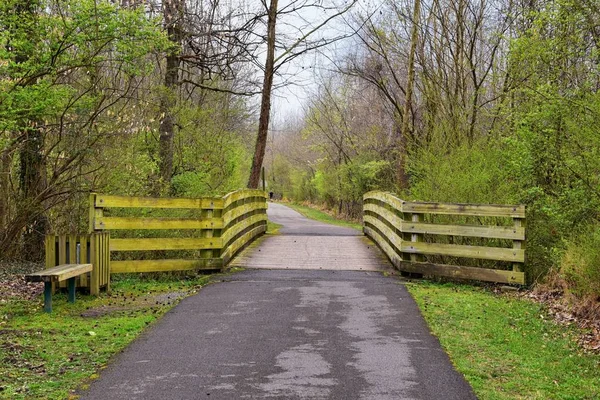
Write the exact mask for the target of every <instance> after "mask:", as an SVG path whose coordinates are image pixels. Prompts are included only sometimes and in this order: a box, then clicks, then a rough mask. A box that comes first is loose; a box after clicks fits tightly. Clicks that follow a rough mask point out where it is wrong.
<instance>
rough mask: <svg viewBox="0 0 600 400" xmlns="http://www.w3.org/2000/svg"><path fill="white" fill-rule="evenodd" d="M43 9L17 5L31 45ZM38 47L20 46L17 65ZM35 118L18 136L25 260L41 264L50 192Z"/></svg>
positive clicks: (29, 4)
mask: <svg viewBox="0 0 600 400" xmlns="http://www.w3.org/2000/svg"><path fill="white" fill-rule="evenodd" d="M39 7H40V4H39V1H28V0H24V1H22V2H19V3H17V4H16V7H15V13H16V14H17V15H18V16H19V20H20V21H21V22H22V29H24V31H22V32H21V34H22V33H25V34H26V36H25V37H26V38H27V40H28V41H30V43H36V42H37V40H36V36H37V35H36V31H35V29H36V25H37V12H38V8H39ZM11 28H12V29H15V31H14V32H11V33H13V34H15V36H16V37H19V36H21V35H19V33H18V32H17V30H18V29H20V28H21V27H16V26H14V27H9V32H10V30H11ZM34 49H35V48H34V47H32V46H28V45H22V44H21V45H20V46H18V47H17V48H16V51H15V63H16V64H17V65H19V64H25V63H27V62H28V61H29V60H30V59H31V57H32V55H33V51H34ZM35 119H36V117H35V116H34V115H32V116H29V118H28V117H27V116H25V117H24V118H23V120H22V121H21V123H20V125H21V128H20V129H19V132H18V136H19V137H20V138H22V145H21V148H20V150H19V160H20V165H19V167H20V169H19V196H20V200H19V207H20V208H22V209H24V210H26V213H25V215H26V217H25V219H24V221H26V224H25V225H26V228H25V232H24V233H23V244H24V246H23V248H22V256H23V258H24V259H26V260H30V261H39V260H41V259H42V258H43V254H44V236H45V235H46V229H47V227H48V218H47V217H46V215H45V210H44V206H43V204H42V195H43V192H44V190H45V189H46V182H47V181H46V180H47V176H46V168H45V165H46V163H45V156H44V133H43V131H42V130H41V129H40V128H39V127H37V126H36V125H37V124H36V121H35Z"/></svg>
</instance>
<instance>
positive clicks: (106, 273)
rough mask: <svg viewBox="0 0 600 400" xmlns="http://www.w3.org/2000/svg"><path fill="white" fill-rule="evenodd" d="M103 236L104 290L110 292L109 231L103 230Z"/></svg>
mask: <svg viewBox="0 0 600 400" xmlns="http://www.w3.org/2000/svg"><path fill="white" fill-rule="evenodd" d="M102 235H103V236H104V250H103V254H104V276H105V277H106V280H105V281H104V282H105V284H106V292H110V233H109V232H103V233H102Z"/></svg>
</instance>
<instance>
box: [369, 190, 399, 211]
mask: <svg viewBox="0 0 600 400" xmlns="http://www.w3.org/2000/svg"><path fill="white" fill-rule="evenodd" d="M367 200H378V201H382V202H384V203H386V204H389V205H390V206H392V207H393V208H395V209H396V210H399V211H401V210H402V205H403V204H404V203H405V201H404V200H402V199H400V198H398V197H396V196H394V195H393V194H391V193H388V192H380V191H378V190H375V191H372V192H367V193H365V195H364V196H363V201H364V202H367Z"/></svg>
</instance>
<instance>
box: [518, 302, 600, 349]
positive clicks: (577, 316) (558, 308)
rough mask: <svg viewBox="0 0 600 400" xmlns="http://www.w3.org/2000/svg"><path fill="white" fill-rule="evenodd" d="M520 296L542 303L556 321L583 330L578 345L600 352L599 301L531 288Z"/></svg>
mask: <svg viewBox="0 0 600 400" xmlns="http://www.w3.org/2000/svg"><path fill="white" fill-rule="evenodd" d="M521 296H522V297H524V298H528V299H530V300H533V301H535V302H537V303H541V304H543V305H544V306H545V307H546V309H547V310H548V313H549V314H550V315H551V316H552V318H553V319H554V321H556V322H557V323H559V324H561V325H574V326H577V327H578V328H579V329H581V330H582V331H583V333H581V334H580V335H579V338H578V340H577V342H578V343H579V345H580V346H581V347H582V348H583V349H584V350H586V351H590V352H598V353H600V302H598V301H592V300H587V301H578V300H577V299H575V298H573V297H572V296H567V295H565V294H564V293H563V292H562V291H559V290H532V291H527V292H524V293H522V294H521ZM542 318H543V317H542Z"/></svg>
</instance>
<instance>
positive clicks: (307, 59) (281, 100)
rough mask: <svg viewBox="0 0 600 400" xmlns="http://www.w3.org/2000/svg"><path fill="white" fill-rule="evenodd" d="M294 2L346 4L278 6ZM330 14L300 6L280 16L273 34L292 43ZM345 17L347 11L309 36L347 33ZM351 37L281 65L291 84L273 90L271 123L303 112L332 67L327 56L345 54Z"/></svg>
mask: <svg viewBox="0 0 600 400" xmlns="http://www.w3.org/2000/svg"><path fill="white" fill-rule="evenodd" d="M294 2H295V3H296V4H300V3H302V4H322V5H324V6H331V5H332V4H337V5H338V6H339V5H341V6H342V7H344V6H345V5H346V4H348V3H347V2H346V1H343V0H316V1H314V2H313V1H311V0H304V1H303V0H283V1H282V0H280V3H279V9H282V8H284V7H286V6H287V5H289V4H290V3H294ZM365 6H366V3H365V2H362V1H361V2H358V3H357V4H355V5H354V8H353V9H354V10H358V9H359V8H361V9H364V7H365ZM350 12H352V10H351V11H350ZM333 13H334V12H333V11H329V12H324V11H323V10H320V9H317V8H315V7H309V8H305V9H302V10H300V11H298V12H297V13H296V14H294V15H286V16H284V17H282V18H280V19H279V20H278V23H277V27H276V33H277V35H278V36H279V37H284V38H286V39H290V40H288V42H292V41H293V38H297V37H300V36H301V34H302V33H306V32H308V31H310V30H311V29H312V28H314V27H315V26H317V25H319V24H320V23H321V22H322V21H324V20H325V19H326V18H327V17H328V16H329V15H331V14H333ZM348 18H350V14H349V13H346V14H345V15H343V16H339V17H337V18H336V19H334V20H332V21H330V22H329V23H328V24H327V25H326V26H325V27H323V28H321V29H320V30H319V31H318V32H316V33H315V34H314V35H313V36H311V38H313V39H318V38H325V39H331V38H334V37H339V36H340V35H343V34H348V33H349V28H348V24H347V22H346V21H345V20H346V19H348ZM353 40H354V39H343V40H340V41H337V42H336V43H333V44H330V45H328V46H326V47H324V48H321V49H319V50H318V51H311V52H309V53H307V54H305V55H303V56H300V57H298V58H296V59H294V60H292V61H291V62H289V63H288V64H287V65H285V66H284V67H282V69H281V72H282V75H284V78H285V79H288V80H289V81H290V82H291V83H290V84H289V85H287V86H285V87H281V88H278V89H276V90H274V92H273V99H272V104H271V110H272V116H273V125H274V126H278V125H281V124H283V123H285V120H287V119H288V118H290V117H293V116H302V115H303V109H304V108H305V107H306V106H307V102H308V100H309V99H310V98H311V96H314V95H315V93H317V91H318V88H319V80H320V79H319V76H323V75H324V74H327V71H328V70H330V69H331V67H332V66H331V62H330V61H329V58H332V57H336V56H340V55H343V54H344V53H348V52H349V50H350V49H351V47H352V45H353ZM281 82H282V77H278V78H276V80H275V84H278V83H281Z"/></svg>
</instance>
